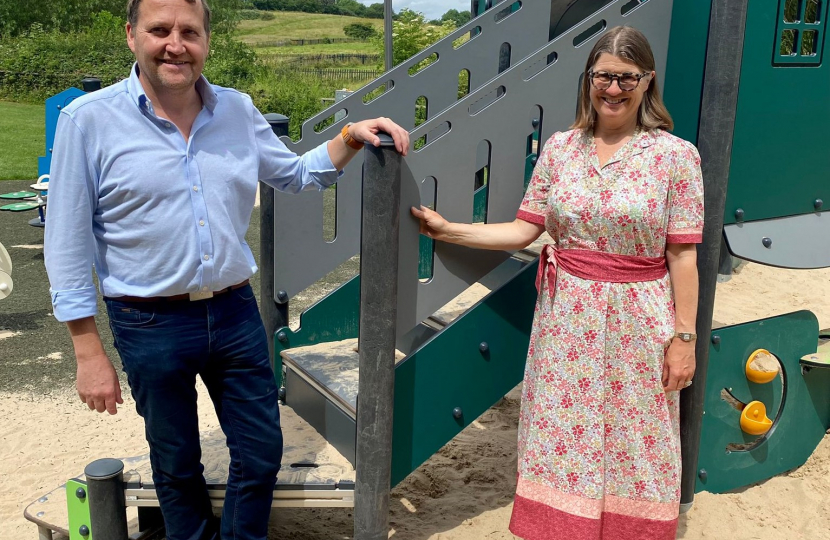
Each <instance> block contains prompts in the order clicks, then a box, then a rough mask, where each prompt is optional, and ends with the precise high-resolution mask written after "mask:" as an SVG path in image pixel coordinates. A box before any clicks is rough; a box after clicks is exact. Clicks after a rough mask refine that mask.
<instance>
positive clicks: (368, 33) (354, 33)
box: [343, 23, 378, 41]
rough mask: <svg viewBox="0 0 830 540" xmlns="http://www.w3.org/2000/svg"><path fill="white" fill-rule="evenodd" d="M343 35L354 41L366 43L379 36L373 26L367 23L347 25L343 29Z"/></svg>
mask: <svg viewBox="0 0 830 540" xmlns="http://www.w3.org/2000/svg"><path fill="white" fill-rule="evenodd" d="M343 33H344V34H346V35H347V36H348V37H350V38H352V39H359V40H361V41H366V40H367V39H369V38H372V37H375V36H376V35H377V34H378V32H377V30H375V28H374V27H373V26H372V25H371V24H366V23H352V24H347V25H346V26H344V27H343Z"/></svg>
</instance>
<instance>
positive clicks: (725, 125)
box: [680, 0, 749, 512]
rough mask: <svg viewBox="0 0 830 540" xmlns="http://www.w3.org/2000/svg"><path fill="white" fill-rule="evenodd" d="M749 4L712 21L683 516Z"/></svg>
mask: <svg viewBox="0 0 830 540" xmlns="http://www.w3.org/2000/svg"><path fill="white" fill-rule="evenodd" d="M748 3H749V0H714V1H713V2H712V14H711V18H710V19H709V43H708V47H707V50H706V71H705V74H704V79H703V98H702V100H701V115H700V131H699V136H698V150H699V151H700V158H701V168H702V169H703V184H704V205H705V210H706V223H705V225H704V228H703V244H701V245H700V246H698V250H697V268H698V274H699V276H700V292H699V295H698V307H697V334H698V340H697V345H696V347H695V353H696V355H697V370H696V374H695V378H694V381H695V382H694V384H693V385H692V386H691V387H689V388H688V389H687V390H684V391H682V392H681V393H680V443H681V446H682V449H683V450H682V452H683V477H682V480H681V487H680V489H681V495H680V511H681V512H686V511H688V510H689V509H690V508H691V507H692V504H693V503H694V498H695V481H696V478H697V476H698V470H697V457H698V451H699V450H700V430H701V424H702V422H703V400H704V396H705V394H706V370H707V368H708V365H709V346H710V343H711V339H712V312H713V310H714V305H715V286H716V285H717V277H718V263H719V260H720V249H721V236H722V234H723V211H724V205H725V204H726V187H727V184H728V183H729V165H730V162H731V157H732V135H733V132H734V129H735V112H736V110H737V106H738V86H739V83H740V76H741V75H740V74H741V61H742V54H743V45H744V29H745V25H746V11H747V5H748Z"/></svg>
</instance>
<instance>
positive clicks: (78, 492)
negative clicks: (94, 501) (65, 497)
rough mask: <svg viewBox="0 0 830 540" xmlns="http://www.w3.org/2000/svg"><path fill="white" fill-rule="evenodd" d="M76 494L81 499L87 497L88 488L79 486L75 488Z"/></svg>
mask: <svg viewBox="0 0 830 540" xmlns="http://www.w3.org/2000/svg"><path fill="white" fill-rule="evenodd" d="M75 496H76V497H78V498H79V499H85V498H86V490H85V489H84V488H82V487H79V488H78V489H76V490H75Z"/></svg>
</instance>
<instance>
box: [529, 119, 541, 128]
mask: <svg viewBox="0 0 830 540" xmlns="http://www.w3.org/2000/svg"><path fill="white" fill-rule="evenodd" d="M530 125H531V126H533V129H536V128H537V127H539V119H538V118H534V119H533V120H531V121H530Z"/></svg>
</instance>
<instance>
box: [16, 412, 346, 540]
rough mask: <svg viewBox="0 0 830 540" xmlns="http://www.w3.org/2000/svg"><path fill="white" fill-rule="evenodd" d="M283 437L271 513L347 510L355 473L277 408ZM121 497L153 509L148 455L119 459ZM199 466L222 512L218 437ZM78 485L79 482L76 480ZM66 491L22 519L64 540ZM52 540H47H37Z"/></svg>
mask: <svg viewBox="0 0 830 540" xmlns="http://www.w3.org/2000/svg"><path fill="white" fill-rule="evenodd" d="M280 421H281V423H282V431H283V436H284V440H285V443H284V450H283V456H282V467H281V468H280V472H279V475H278V477H277V484H276V486H275V488H274V501H273V503H272V505H271V506H272V507H274V508H277V507H320V506H329V507H352V506H354V482H355V471H354V468H353V466H352V465H351V464H350V463H349V461H348V460H347V459H345V457H344V456H342V455H341V454H340V453H339V452H338V451H337V450H336V449H335V448H334V447H333V446H332V445H331V444H329V443H328V442H326V440H325V439H323V438H322V437H321V436H320V434H319V433H318V432H317V431H316V430H315V429H313V428H312V427H311V426H310V425H309V424H308V423H307V422H306V421H304V420H303V419H302V418H301V417H300V416H298V415H297V414H296V413H295V412H294V411H293V410H292V409H291V407H288V406H285V405H283V406H281V407H280ZM121 461H123V462H124V484H125V485H124V487H125V489H124V493H125V496H126V503H127V506H128V507H132V506H135V507H148V506H150V507H153V506H155V507H157V506H158V496H157V495H156V491H155V489H154V487H153V479H152V473H151V469H150V457H149V455H148V454H145V455H141V456H135V457H130V458H124V459H122V460H121ZM202 463H203V464H204V467H205V480H207V484H208V491H209V494H210V499H211V504H212V505H213V506H214V507H215V508H221V507H222V505H223V503H224V498H225V485H226V483H227V475H228V463H229V457H228V449H227V446H226V442H225V436H224V434H223V433H222V432H221V431H220V430H217V431H213V432H210V433H206V434H203V435H202ZM78 478H80V479H83V476H80V477H78ZM66 503H67V501H66V490H65V486H60V487H58V488H57V489H55V490H53V491H51V492H50V493H47V494H45V495H43V496H42V497H39V498H38V499H37V500H36V501H34V502H32V503H31V504H29V505H28V506H27V507H26V509H25V510H24V512H23V514H24V516H25V517H26V519H28V520H29V521H31V522H33V523H35V524H36V525H37V526H38V527H39V528H40V529H41V530H42V531H54V532H55V533H58V534H63V535H68V534H69V532H68V520H69V518H68V514H67V506H66ZM41 538H51V536H48V537H47V536H41Z"/></svg>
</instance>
